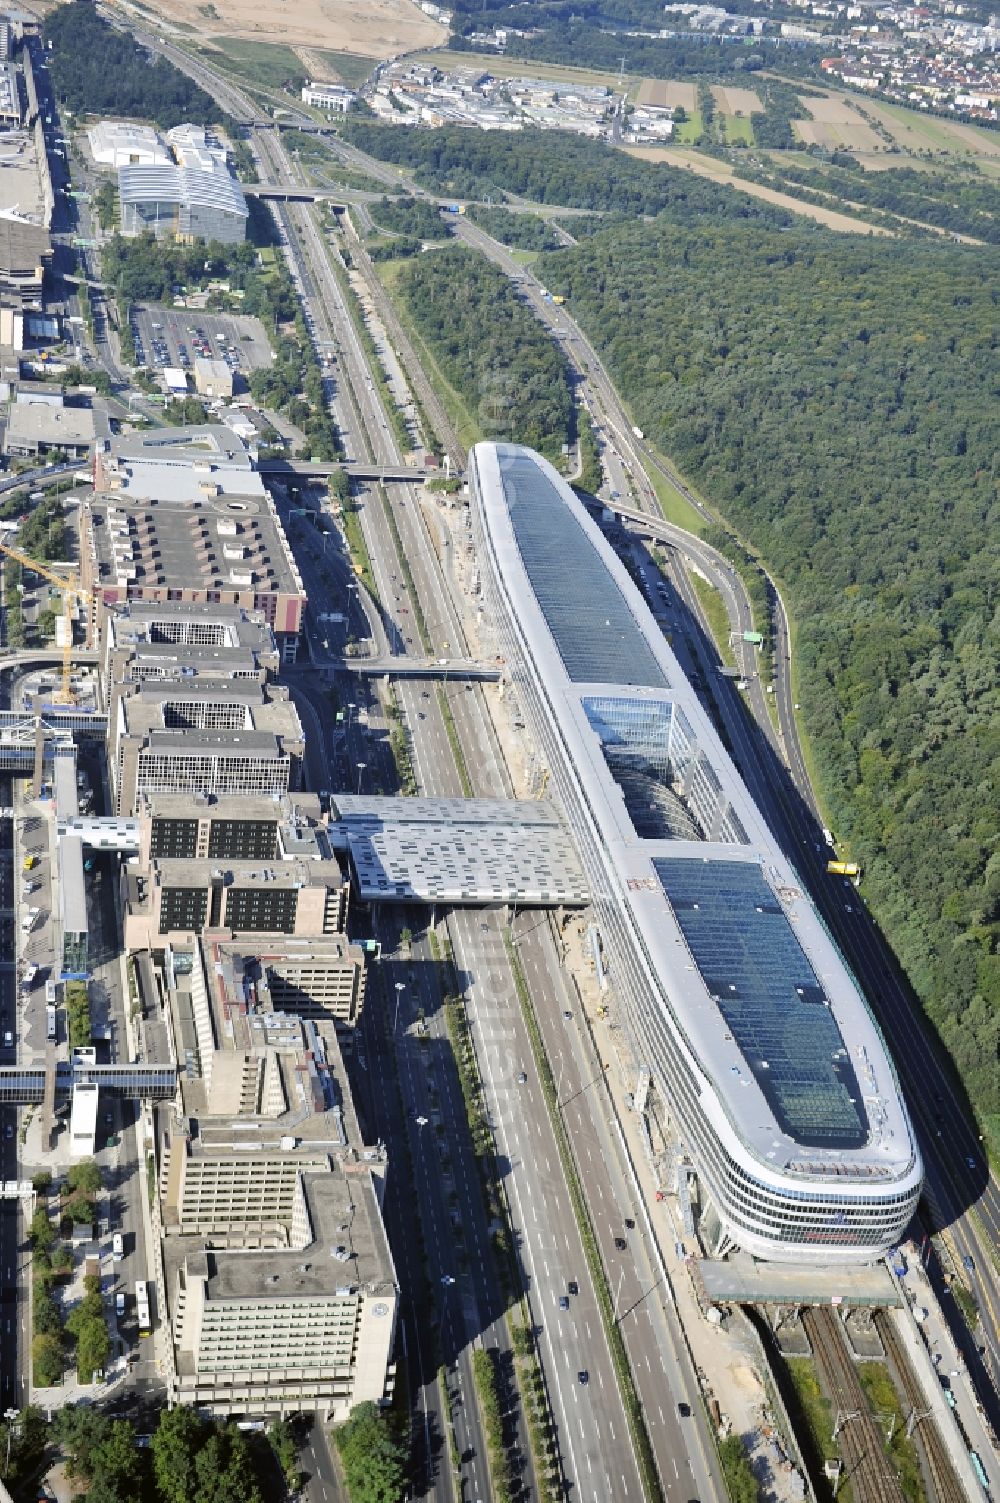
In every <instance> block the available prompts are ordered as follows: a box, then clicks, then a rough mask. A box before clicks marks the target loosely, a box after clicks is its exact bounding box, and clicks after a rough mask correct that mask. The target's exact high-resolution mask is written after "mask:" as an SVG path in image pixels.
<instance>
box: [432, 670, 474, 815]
mask: <svg viewBox="0 0 1000 1503" xmlns="http://www.w3.org/2000/svg"><path fill="white" fill-rule="evenodd" d="M437 701H438V708H439V710H440V711H441V719H442V720H443V721H444V728H445V732H446V734H447V736H448V745H449V746H450V747H451V754H452V756H453V757H454V758H455V766H456V768H457V769H458V780H459V782H460V783H461V785H462V793H463V794H464V796H465V797H466V798H471V797H472V779H471V778H470V777H469V766H468V763H467V762H466V760H465V753H464V751H463V750H462V743H461V742H460V741H459V739H458V730H457V728H456V725H455V717H454V715H453V714H452V713H451V705H450V704H449V703H448V696H447V694H446V693H445V692H444V686H443V685H442V684H438V686H437Z"/></svg>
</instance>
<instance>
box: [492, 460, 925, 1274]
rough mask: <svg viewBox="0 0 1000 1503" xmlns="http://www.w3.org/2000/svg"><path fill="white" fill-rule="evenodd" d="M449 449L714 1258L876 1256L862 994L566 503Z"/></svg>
mask: <svg viewBox="0 0 1000 1503" xmlns="http://www.w3.org/2000/svg"><path fill="white" fill-rule="evenodd" d="M470 459H471V464H470V483H471V493H472V504H473V521H474V527H475V530H476V535H477V541H478V549H479V558H480V563H481V568H482V578H483V591H484V611H485V613H486V620H487V629H488V630H491V631H492V632H493V633H494V634H495V642H494V644H493V645H494V646H495V647H496V650H497V651H498V652H500V653H501V654H502V656H503V658H504V661H505V662H506V664H507V668H508V672H509V675H510V682H511V690H512V692H513V694H514V695H515V696H516V699H517V701H518V703H519V705H520V707H521V711H522V713H523V714H524V717H525V719H526V721H527V722H528V725H529V728H530V731H531V733H532V734H533V737H534V740H535V743H536V745H537V747H538V748H539V750H540V752H541V754H542V755H543V757H544V759H545V761H546V763H547V765H548V768H549V769H550V772H551V785H552V789H553V791H555V792H556V793H558V794H559V795H560V796H561V799H562V801H563V804H564V806H565V809H566V813H567V817H568V819H569V824H570V828H571V830H572V832H573V834H574V836H575V838H576V843H577V846H578V849H579V851H580V853H581V856H582V858H583V862H584V866H585V868H586V869H587V874H588V877H589V879H590V888H591V892H592V893H593V895H594V903H595V917H596V921H597V927H598V929H599V932H600V940H601V944H602V947H603V953H604V961H605V966H606V973H607V978H608V981H609V983H610V986H611V988H612V991H613V996H614V997H615V999H616V1006H617V1008H618V1009H619V1013H620V1017H621V1020H622V1022H623V1024H624V1026H625V1031H626V1035H627V1038H628V1040H629V1042H630V1045H631V1050H632V1053H633V1057H634V1065H635V1070H636V1098H637V1100H638V1099H640V1097H641V1098H642V1099H645V1098H646V1093H647V1090H652V1091H653V1092H654V1094H655V1096H656V1099H657V1101H658V1103H659V1104H660V1106H661V1108H662V1111H663V1113H665V1114H666V1115H667V1116H668V1117H669V1119H670V1122H669V1131H670V1134H671V1136H672V1138H673V1140H674V1147H675V1149H676V1155H677V1157H676V1160H675V1164H674V1169H673V1173H674V1176H675V1178H676V1181H677V1189H678V1193H679V1196H680V1198H681V1203H682V1208H683V1209H684V1212H685V1214H687V1212H688V1210H690V1213H691V1214H692V1216H694V1217H695V1218H696V1220H697V1226H698V1230H699V1233H700V1235H701V1237H702V1240H703V1243H704V1244H705V1245H706V1246H707V1247H708V1248H709V1249H710V1250H711V1251H713V1252H715V1253H717V1254H718V1253H722V1252H724V1251H725V1250H726V1248H727V1247H729V1246H731V1245H733V1244H736V1245H738V1246H740V1247H742V1248H744V1249H746V1250H747V1251H748V1252H750V1253H752V1254H753V1255H754V1256H756V1257H759V1258H762V1259H770V1260H777V1261H786V1262H813V1263H820V1262H822V1263H827V1264H837V1263H843V1264H849V1263H859V1262H872V1261H874V1260H876V1259H877V1258H879V1257H881V1256H882V1255H883V1254H884V1253H885V1251H886V1250H887V1249H888V1248H889V1247H890V1246H891V1245H892V1244H893V1243H894V1242H896V1241H897V1240H898V1239H899V1237H900V1236H901V1235H902V1233H903V1232H904V1230H905V1228H906V1226H907V1224H908V1222H909V1221H910V1218H911V1217H912V1215H913V1213H914V1211H915V1209H916V1205H917V1200H918V1198H919V1195H920V1188H921V1181H922V1167H921V1161H920V1155H919V1152H918V1150H917V1145H916V1140H915V1137H914V1133H913V1129H912V1126H911V1124H910V1120H909V1117H908V1114H907V1111H906V1108H905V1105H904V1103H903V1100H902V1097H901V1094H900V1089H899V1085H898V1082H897V1079H896V1076H895V1072H894V1070H893V1067H892V1062H891V1060H890V1058H889V1055H888V1053H887V1051H886V1046H885V1043H884V1042H883V1039H882V1037H881V1035H880V1033H879V1031H878V1028H877V1027H876V1025H875V1022H874V1020H873V1018H872V1016H871V1013H870V1011H869V1009H868V1006H867V1003H866V1001H865V998H864V997H863V995H862V994H861V992H860V990H859V989H858V986H857V983H856V981H855V979H854V977H853V976H852V975H851V973H850V971H849V970H848V968H847V966H846V965H845V963H844V960H843V957H842V956H841V955H840V953H839V951H838V950H837V947H836V945H835V944H834V942H833V940H832V938H831V936H830V934H829V932H828V930H827V929H826V926H825V925H824V924H823V922H822V921H821V919H820V917H819V915H818V914H817V912H816V910H815V909H814V907H813V905H812V902H811V901H810V899H809V896H808V894H807V893H806V892H805V891H804V890H803V888H802V884H801V882H800V880H799V878H798V876H797V875H796V873H795V871H794V870H793V868H792V867H791V866H790V865H789V863H788V861H787V860H786V858H785V856H784V854H783V853H782V851H781V850H780V849H779V847H778V845H777V843H776V841H775V840H774V837H773V836H772V834H771V832H770V830H769V829H768V828H767V825H766V824H765V822H764V820H763V819H762V817H761V815H760V813H759V811H758V810H757V808H756V806H755V805H754V803H753V800H752V799H751V797H750V795H749V793H748V792H747V789H746V787H745V786H744V784H743V782H742V780H741V779H740V776H739V774H738V773H737V771H736V769H735V768H734V766H733V764H732V761H731V760H730V758H729V756H728V754H727V752H726V751H725V749H724V748H723V746H722V744H721V742H720V740H719V737H718V735H717V733H716V731H715V729H714V726H713V725H712V722H711V720H710V718H709V716H708V715H707V714H706V712H705V710H704V709H703V708H702V706H701V704H700V702H699V700H698V697H697V695H696V694H695V692H694V690H693V689H692V687H691V685H690V684H689V683H688V680H687V679H686V677H685V675H684V673H683V671H682V670H681V667H680V664H679V663H678V661H677V659H676V658H675V656H674V654H673V652H672V651H671V649H670V647H669V645H668V644H667V642H666V640H665V639H664V637H663V635H662V633H661V632H660V630H659V629H658V627H657V625H656V623H655V621H654V619H653V616H652V614H651V612H650V611H649V609H648V607H647V605H646V603H645V601H644V600H643V597H642V596H641V594H640V593H639V591H638V590H637V589H636V587H635V585H634V584H633V583H632V580H631V579H630V577H629V575H628V573H627V572H626V570H625V568H624V567H623V565H622V564H621V563H620V561H619V560H618V558H617V557H616V555H615V553H614V552H613V550H612V549H611V547H610V546H609V544H608V543H607V542H606V540H605V539H604V537H603V536H602V534H601V532H600V530H599V529H598V527H597V526H596V524H595V523H594V522H593V521H592V520H591V519H590V518H589V516H588V515H587V513H586V511H585V510H584V507H583V505H582V503H581V502H580V501H579V500H578V499H577V497H576V496H575V495H574V494H573V492H572V490H571V489H570V488H569V486H568V485H567V484H566V483H565V481H563V480H562V479H561V478H560V477H559V476H558V475H557V473H556V471H555V470H554V469H553V467H552V466H551V465H550V464H549V463H548V462H547V461H546V460H544V459H542V458H541V457H540V456H538V455H537V454H534V453H533V452H532V451H531V450H528V449H523V448H519V447H517V446H514V445H508V444H479V445H477V446H476V448H475V449H474V450H473V451H472V454H471V456H470Z"/></svg>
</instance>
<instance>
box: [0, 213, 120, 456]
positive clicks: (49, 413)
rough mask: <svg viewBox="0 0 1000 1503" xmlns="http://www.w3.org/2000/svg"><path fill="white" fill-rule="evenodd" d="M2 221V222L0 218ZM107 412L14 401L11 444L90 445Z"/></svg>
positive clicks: (104, 427)
mask: <svg viewBox="0 0 1000 1503" xmlns="http://www.w3.org/2000/svg"><path fill="white" fill-rule="evenodd" d="M0 223H2V221H0ZM108 431H109V429H108V418H107V413H105V412H102V411H100V410H99V409H98V410H96V411H95V410H94V409H93V408H91V407H55V406H53V405H51V404H50V403H48V402H16V403H15V404H14V406H13V407H12V408H11V410H10V414H9V416H8V418H7V433H6V439H5V442H6V443H7V445H8V446H10V445H11V444H22V443H39V444H52V445H56V446H58V445H60V444H74V445H82V444H92V443H93V442H94V440H95V439H96V438H97V437H98V436H99V435H102V434H107V433H108Z"/></svg>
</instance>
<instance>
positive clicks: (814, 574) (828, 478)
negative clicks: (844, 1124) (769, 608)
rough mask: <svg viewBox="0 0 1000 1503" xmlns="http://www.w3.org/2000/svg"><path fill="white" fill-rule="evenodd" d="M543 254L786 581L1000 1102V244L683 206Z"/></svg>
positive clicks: (806, 648) (837, 790) (832, 729)
mask: <svg viewBox="0 0 1000 1503" xmlns="http://www.w3.org/2000/svg"><path fill="white" fill-rule="evenodd" d="M536 270H537V271H538V272H539V274H540V275H541V276H542V277H543V278H544V279H545V280H546V282H547V285H548V286H549V287H550V288H552V289H553V290H554V291H558V292H561V293H563V294H565V295H566V296H567V297H568V299H569V301H570V303H571V305H572V309H573V312H574V314H575V315H576V316H577V317H578V318H579V319H580V321H581V322H582V324H583V325H584V327H585V329H586V331H587V332H588V334H589V335H590V337H591V339H592V340H593V341H594V343H595V345H596V346H597V348H598V349H599V350H600V351H601V352H602V355H603V357H604V359H605V360H606V362H607V365H608V367H609V370H610V373H611V375H612V378H613V379H614V380H615V382H616V383H617V385H618V387H619V389H620V390H621V392H622V393H623V395H624V397H625V399H626V400H627V401H628V402H629V404H630V406H631V408H632V411H633V413H634V415H635V418H636V421H637V422H638V423H640V424H641V425H642V426H643V427H644V429H645V430H646V432H647V434H648V435H649V436H650V437H651V438H652V440H653V441H654V442H655V443H656V444H657V445H658V446H659V447H660V448H661V449H662V450H663V451H664V452H665V453H668V454H670V455H672V456H673V457H674V459H675V460H676V461H677V463H678V464H679V465H680V466H681V468H682V469H683V470H684V471H685V472H686V473H688V474H689V475H690V476H691V477H692V478H693V479H694V480H695V481H696V482H697V483H698V484H699V485H700V486H701V487H702V488H703V490H704V491H705V492H706V493H707V494H708V495H710V496H711V497H712V500H713V502H714V503H715V504H716V505H717V506H718V507H719V509H720V511H721V512H722V513H723V514H724V515H725V516H726V517H727V518H728V519H729V521H730V522H731V523H732V524H733V525H734V526H735V527H736V528H737V529H738V531H739V532H740V534H741V535H742V536H743V537H744V538H745V539H746V540H747V541H748V542H749V543H751V544H752V545H753V546H755V547H756V548H758V549H759V550H760V552H761V554H762V556H763V557H764V559H766V560H767V562H768V565H769V567H770V568H771V569H772V571H773V572H775V574H776V575H777V577H778V578H779V580H780V581H781V582H782V586H783V588H784V589H785V590H786V592H787V596H788V598H789V603H790V605H791V607H792V611H793V615H794V619H795V621H796V623H797V639H796V665H797V674H798V691H797V692H798V695H799V698H800V699H801V702H802V705H803V710H804V713H805V719H806V728H807V730H808V734H809V738H810V741H811V745H812V750H813V755H814V758H815V765H816V769H817V773H818V777H819V781H820V785H821V789H822V794H823V798H824V801H825V805H826V808H827V809H828V810H829V811H830V818H831V820H832V821H833V824H834V827H835V828H836V830H837V831H838V834H839V835H841V836H842V837H843V838H844V840H845V841H846V842H847V845H848V846H849V848H850V851H851V854H852V856H853V857H854V858H855V859H857V860H859V861H860V862H861V864H862V866H863V868H864V871H865V894H866V897H867V898H868V900H869V901H870V903H871V904H872V906H873V908H874V909H875V911H876V913H877V914H878V916H879V918H880V920H881V922H882V924H883V926H884V927H885V929H886V931H887V933H888V934H889V935H890V937H891V939H892V941H893V944H894V946H895V948H896V951H897V953H898V955H899V956H900V958H901V960H902V962H903V964H904V965H905V967H906V969H907V971H908V973H909V975H910V977H911V980H912V981H913V983H914V985H915V987H916V989H917V991H918V993H919V995H920V996H921V998H922V1000H923V1001H924V1003H925V1006H926V1008H927V1011H928V1013H929V1015H930V1017H931V1018H932V1019H933V1021H934V1023H935V1024H936V1025H937V1026H938V1028H939V1029H940V1032H941V1034H942V1035H943V1037H944V1039H945V1040H946V1042H947V1044H948V1046H949V1048H950V1050H951V1052H952V1055H953V1057H954V1059H955V1062H956V1065H957V1067H958V1069H959V1071H960V1073H961V1075H962V1077H963V1079H964V1081H965V1083H966V1085H967V1087H968V1090H969V1093H970V1095H971V1097H972V1099H973V1100H974V1102H975V1103H976V1105H977V1107H978V1109H979V1110H980V1111H981V1112H982V1113H984V1114H986V1113H997V1112H1000V956H998V953H997V949H998V940H1000V850H998V848H997V836H996V831H997V809H998V804H1000V508H998V502H997V478H998V475H997V463H998V461H997V452H996V433H995V415H996V411H997V402H998V397H1000V391H998V385H1000V365H998V362H997V329H998V326H1000V322H998V317H997V300H998V296H1000V294H998V291H997V288H998V287H1000V277H998V273H1000V257H998V256H997V254H996V253H995V252H994V251H992V250H989V249H985V250H984V249H971V248H965V247H962V246H958V245H954V244H952V243H949V242H942V241H940V240H930V239H915V240H907V241H893V240H887V239H874V238H860V237H858V238H855V237H848V236H838V235H835V234H831V233H829V232H826V231H823V230H821V229H819V228H813V227H807V226H803V225H792V226H790V227H786V228H778V227H774V226H770V225H765V224H751V223H744V224H740V225H738V226H737V225H734V223H733V221H732V220H731V219H730V220H727V221H722V220H720V219H718V218H713V217H711V216H703V217H702V218H701V220H700V221H699V222H697V223H680V224H678V223H674V222H671V216H670V215H669V214H665V215H663V216H662V217H661V218H660V219H659V220H658V221H657V222H655V223H652V224H642V223H634V224H631V225H625V226H618V227H617V229H616V231H615V233H614V235H606V234H597V235H595V236H593V237H592V238H590V239H588V240H586V241H584V242H582V243H581V244H580V245H579V246H577V247H576V248H575V249H573V250H569V251H561V252H559V253H557V254H554V255H549V256H544V257H542V258H541V259H540V261H539V262H538V263H537V267H536Z"/></svg>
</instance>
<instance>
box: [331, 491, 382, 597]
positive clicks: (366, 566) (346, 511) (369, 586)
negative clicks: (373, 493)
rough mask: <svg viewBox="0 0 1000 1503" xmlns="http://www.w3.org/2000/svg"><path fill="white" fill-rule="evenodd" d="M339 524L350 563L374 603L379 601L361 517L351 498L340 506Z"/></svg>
mask: <svg viewBox="0 0 1000 1503" xmlns="http://www.w3.org/2000/svg"><path fill="white" fill-rule="evenodd" d="M340 525H341V527H342V528H343V530H344V537H345V538H346V539H347V549H348V552H349V553H350V555H351V563H352V565H353V567H354V572H355V574H356V575H357V576H358V578H359V579H360V580H361V582H362V583H363V585H364V587H365V589H366V590H367V591H368V593H369V595H370V596H371V598H372V599H373V600H374V601H375V603H376V605H377V604H378V603H379V598H378V590H377V588H376V586H375V573H374V570H373V569H372V560H371V554H370V553H369V552H368V544H367V543H366V542H365V534H364V529H363V528H362V526H361V517H360V515H359V514H358V508H357V505H356V503H355V502H354V501H353V500H348V501H345V502H344V503H343V505H342V507H341V512H340Z"/></svg>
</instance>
